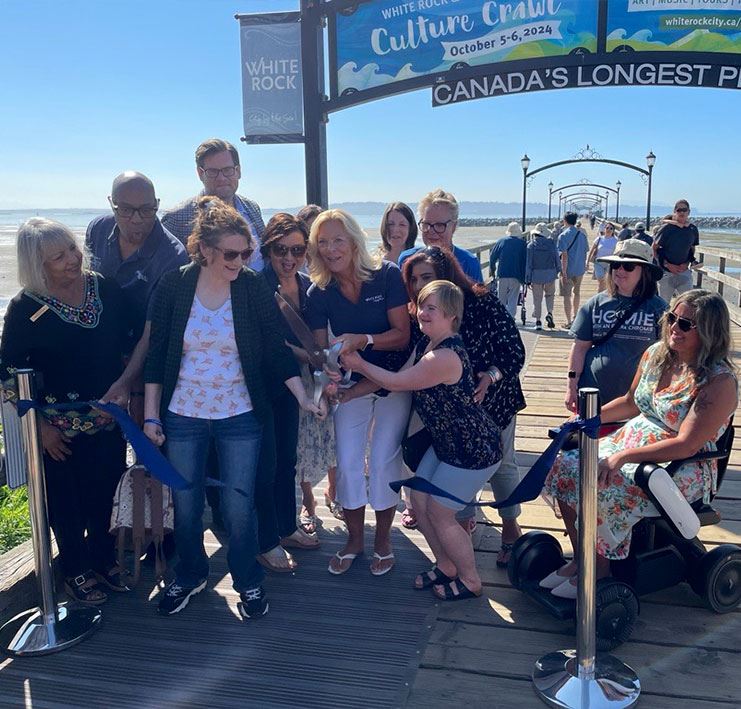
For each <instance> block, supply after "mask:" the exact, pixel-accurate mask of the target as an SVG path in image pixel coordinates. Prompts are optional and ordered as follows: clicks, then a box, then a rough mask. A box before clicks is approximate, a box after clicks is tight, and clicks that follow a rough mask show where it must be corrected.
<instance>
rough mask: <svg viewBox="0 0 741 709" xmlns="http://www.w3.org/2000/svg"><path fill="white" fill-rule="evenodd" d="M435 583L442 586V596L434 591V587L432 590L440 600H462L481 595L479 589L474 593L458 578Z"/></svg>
mask: <svg viewBox="0 0 741 709" xmlns="http://www.w3.org/2000/svg"><path fill="white" fill-rule="evenodd" d="M435 585H436V586H442V587H443V595H442V596H441V595H439V594H437V593H435V590H434V589H433V591H432V593H433V595H434V596H435V598H439V599H440V600H441V601H463V600H465V599H466V598H478V597H479V596H480V595H481V591H479V592H478V593H474V592H473V591H472V590H471V589H470V588H468V586H466V584H465V583H463V581H461V580H460V579H459V578H454V579H453V580H452V581H451V582H450V583H446V584H435Z"/></svg>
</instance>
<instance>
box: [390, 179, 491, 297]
mask: <svg viewBox="0 0 741 709" xmlns="http://www.w3.org/2000/svg"><path fill="white" fill-rule="evenodd" d="M417 216H419V222H417V225H418V226H419V230H420V232H421V234H422V241H423V242H424V245H425V246H437V247H439V248H441V249H442V250H443V251H451V252H452V253H453V256H455V258H456V259H457V261H458V263H459V264H460V265H461V268H462V269H463V273H465V274H466V275H467V276H468V277H469V278H471V279H473V280H474V281H475V282H476V283H481V282H482V281H483V280H484V276H483V274H482V273H481V264H479V260H478V258H476V256H474V255H473V254H472V253H471V252H469V251H466V250H465V249H462V248H460V247H459V246H454V245H453V234H454V233H455V230H456V227H457V226H458V201H457V200H456V198H455V197H454V196H453V195H452V194H451V193H450V192H445V191H444V190H442V189H436V190H433V191H432V192H430V193H429V194H426V195H425V196H424V197H423V198H422V199H421V200H420V203H419V205H418V206H417ZM421 248H423V247H421V246H417V247H415V248H413V249H407V250H406V251H403V252H402V254H401V256H399V268H401V267H402V266H403V265H404V261H405V260H406V259H407V258H409V257H410V256H411V255H412V254H413V253H416V252H417V251H419V250H420V249H421Z"/></svg>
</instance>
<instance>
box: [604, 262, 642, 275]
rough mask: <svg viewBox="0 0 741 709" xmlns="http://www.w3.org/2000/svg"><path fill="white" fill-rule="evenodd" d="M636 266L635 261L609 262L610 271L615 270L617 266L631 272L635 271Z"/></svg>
mask: <svg viewBox="0 0 741 709" xmlns="http://www.w3.org/2000/svg"><path fill="white" fill-rule="evenodd" d="M637 267H638V264H637V263H611V264H610V270H611V271H617V270H618V269H619V268H622V269H623V270H624V271H625V272H626V273H633V271H635V270H636V268H637Z"/></svg>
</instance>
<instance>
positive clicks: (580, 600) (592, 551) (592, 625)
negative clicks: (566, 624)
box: [533, 387, 641, 709]
mask: <svg viewBox="0 0 741 709" xmlns="http://www.w3.org/2000/svg"><path fill="white" fill-rule="evenodd" d="M598 414H599V391H598V390H597V389H593V388H586V387H585V388H582V389H579V415H580V416H581V418H582V419H590V418H593V417H594V416H597V415H598ZM598 455H599V443H598V441H597V440H596V439H592V438H589V437H588V436H587V435H586V434H585V433H584V432H583V431H581V432H580V433H579V512H578V515H579V530H578V531H579V540H578V541H579V543H578V549H577V561H578V564H579V576H578V583H577V595H576V650H559V651H558V652H552V653H549V654H548V655H544V656H543V657H541V658H540V659H539V660H538V661H537V662H536V663H535V667H534V669H533V686H534V689H535V693H536V694H537V695H538V696H539V697H540V698H541V699H542V700H543V701H544V702H545V703H546V704H547V705H548V706H551V707H563V708H564V709H602V708H603V707H609V708H610V709H612V708H614V709H623V707H632V706H634V705H635V703H636V702H637V701H638V696H639V694H640V691H641V685H640V682H639V680H638V676H637V675H636V673H635V672H634V671H633V670H632V669H631V668H630V667H628V665H625V664H623V663H622V662H620V660H618V659H617V658H615V657H613V656H612V655H607V654H604V653H600V654H599V655H598V654H597V653H596V649H597V633H596V591H597V583H596V572H597V464H598Z"/></svg>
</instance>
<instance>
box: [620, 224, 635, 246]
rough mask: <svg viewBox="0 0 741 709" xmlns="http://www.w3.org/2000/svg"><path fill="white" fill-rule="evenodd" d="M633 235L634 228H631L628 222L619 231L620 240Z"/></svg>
mask: <svg viewBox="0 0 741 709" xmlns="http://www.w3.org/2000/svg"><path fill="white" fill-rule="evenodd" d="M632 237H633V230H632V229H631V228H630V225H629V224H628V222H625V224H622V225H621V226H620V231H619V232H618V233H617V238H618V241H625V240H626V239H630V238H632Z"/></svg>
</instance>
